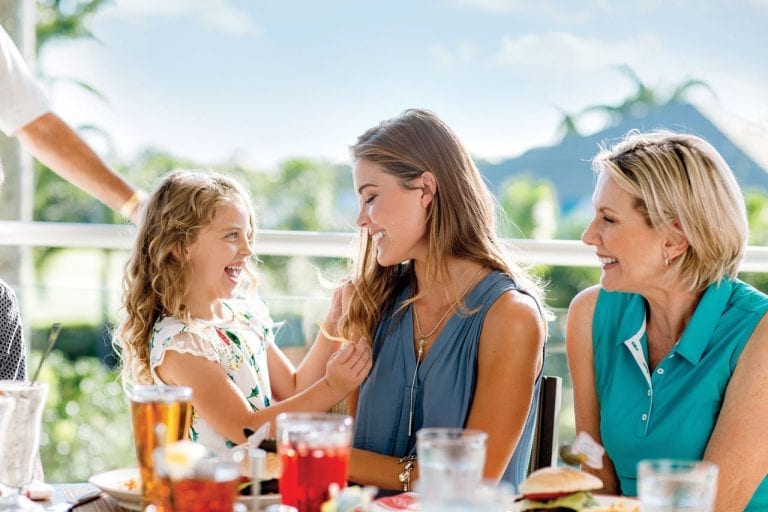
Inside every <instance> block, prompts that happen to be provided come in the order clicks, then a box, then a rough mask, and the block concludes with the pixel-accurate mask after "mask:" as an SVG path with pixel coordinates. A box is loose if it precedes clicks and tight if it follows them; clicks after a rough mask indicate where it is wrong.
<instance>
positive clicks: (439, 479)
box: [416, 428, 488, 504]
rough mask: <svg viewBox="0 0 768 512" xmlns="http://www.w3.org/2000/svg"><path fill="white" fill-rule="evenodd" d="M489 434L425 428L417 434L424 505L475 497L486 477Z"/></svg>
mask: <svg viewBox="0 0 768 512" xmlns="http://www.w3.org/2000/svg"><path fill="white" fill-rule="evenodd" d="M487 441H488V434H486V433H485V432H481V431H480V430H468V429H461V428H424V429H421V430H419V431H418V432H417V433H416V450H417V452H418V457H419V482H418V489H419V492H420V494H421V501H422V503H424V504H427V503H431V502H435V503H442V504H448V503H453V504H455V503H457V502H461V501H464V500H470V501H471V500H472V499H473V498H474V493H475V490H476V489H477V487H478V486H479V485H480V483H481V482H482V480H483V468H484V466H485V446H486V443H487Z"/></svg>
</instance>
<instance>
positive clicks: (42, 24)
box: [35, 0, 111, 53]
mask: <svg viewBox="0 0 768 512" xmlns="http://www.w3.org/2000/svg"><path fill="white" fill-rule="evenodd" d="M109 3H111V0H37V26H36V27H35V28H36V32H37V51H38V53H39V52H40V50H41V49H42V48H43V47H44V46H45V45H46V44H48V43H49V42H51V41H54V40H56V39H82V38H86V39H96V38H95V37H94V35H93V33H92V32H91V31H90V29H88V26H87V22H88V20H89V19H90V18H91V16H93V15H94V14H96V12H98V11H99V10H100V9H101V8H102V7H104V6H105V5H107V4H109Z"/></svg>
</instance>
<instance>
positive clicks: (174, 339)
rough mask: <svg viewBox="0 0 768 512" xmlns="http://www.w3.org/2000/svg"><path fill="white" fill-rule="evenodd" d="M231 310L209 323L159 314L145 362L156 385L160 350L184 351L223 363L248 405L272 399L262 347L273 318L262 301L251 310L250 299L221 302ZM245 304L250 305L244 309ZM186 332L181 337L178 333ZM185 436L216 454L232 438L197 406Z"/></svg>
mask: <svg viewBox="0 0 768 512" xmlns="http://www.w3.org/2000/svg"><path fill="white" fill-rule="evenodd" d="M224 304H225V307H226V308H227V309H228V310H229V311H230V312H231V313H232V318H231V319H230V320H228V321H226V322H222V323H213V322H209V321H206V320H198V319H193V320H192V321H190V322H185V321H182V320H179V319H178V318H176V317H174V316H165V317H162V318H160V319H159V320H158V321H157V322H156V323H155V326H154V328H153V332H152V338H151V340H150V355H149V367H150V370H151V372H152V378H153V379H154V381H155V384H164V382H163V381H162V380H161V379H160V377H159V376H158V375H157V373H156V371H155V370H156V368H157V367H158V366H159V365H160V364H162V362H163V358H164V357H165V353H166V352H167V351H169V350H174V351H176V352H179V353H183V354H192V355H194V356H198V357H204V358H206V359H208V360H210V361H213V362H215V363H218V364H219V365H221V367H222V368H224V371H225V372H226V373H227V376H228V377H229V379H230V380H231V381H232V382H234V383H235V385H236V386H237V387H238V388H239V389H240V391H241V392H242V393H243V396H244V397H245V398H246V400H247V401H248V403H249V404H250V405H251V408H252V409H253V410H258V409H262V408H264V407H268V406H269V405H270V404H271V403H272V392H271V389H270V386H269V370H268V368H267V347H268V346H269V344H270V343H272V342H273V341H274V334H273V330H272V326H273V324H272V320H271V318H270V317H269V312H268V310H267V308H266V306H264V305H263V303H261V302H259V303H258V304H257V306H258V307H259V308H258V309H256V310H254V309H253V307H252V306H253V303H248V302H246V301H242V300H232V301H226V302H225V303H224ZM246 306H251V308H250V309H246ZM182 333H186V334H187V335H186V336H179V334H182ZM189 434H190V438H191V439H192V440H193V441H197V442H199V443H202V444H203V445H204V446H205V447H206V448H208V450H211V451H213V452H217V453H221V452H223V451H225V450H226V449H227V448H231V447H233V446H235V443H233V442H231V441H229V440H228V439H225V438H224V437H223V436H221V435H220V434H219V433H217V432H216V431H215V430H214V429H213V428H212V427H211V426H210V425H209V424H208V423H207V422H206V421H205V420H204V419H203V418H201V417H200V416H199V415H198V414H197V411H195V410H193V411H192V425H191V427H190V432H189Z"/></svg>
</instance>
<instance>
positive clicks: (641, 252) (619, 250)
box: [581, 172, 666, 293]
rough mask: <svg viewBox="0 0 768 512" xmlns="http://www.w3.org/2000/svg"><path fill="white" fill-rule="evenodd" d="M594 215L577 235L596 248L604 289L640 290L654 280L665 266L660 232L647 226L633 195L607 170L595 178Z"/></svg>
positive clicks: (662, 235)
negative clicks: (580, 233) (585, 227)
mask: <svg viewBox="0 0 768 512" xmlns="http://www.w3.org/2000/svg"><path fill="white" fill-rule="evenodd" d="M592 203H593V204H594V207H595V217H594V218H593V219H592V221H591V222H590V223H589V225H588V226H587V229H586V230H584V233H583V234H582V235H581V239H582V241H583V242H584V243H585V244H587V245H592V246H594V247H595V249H596V250H597V256H598V258H600V263H601V265H602V268H603V273H602V276H601V279H600V284H601V285H602V287H603V288H604V289H606V290H611V291H625V292H635V293H642V292H643V290H645V289H646V288H647V287H648V286H653V285H654V284H657V283H658V281H659V279H660V277H661V276H662V275H663V274H664V272H665V270H666V265H665V263H664V258H665V255H664V242H665V236H664V234H663V233H662V232H661V231H660V230H658V229H656V228H653V227H651V226H649V225H648V224H647V222H646V220H645V218H644V217H643V215H642V214H641V213H640V212H639V211H637V208H635V197H633V196H632V195H631V194H629V193H628V192H627V191H626V190H624V189H622V188H621V187H619V185H618V184H617V183H616V181H615V180H614V179H613V178H612V177H611V176H610V174H609V173H608V172H601V173H600V174H599V175H598V178H597V185H596V187H595V193H594V194H593V196H592Z"/></svg>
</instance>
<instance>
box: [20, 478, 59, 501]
mask: <svg viewBox="0 0 768 512" xmlns="http://www.w3.org/2000/svg"><path fill="white" fill-rule="evenodd" d="M25 494H26V495H27V497H28V498H29V499H31V500H35V501H47V500H50V499H51V498H53V486H51V485H50V484H47V483H45V482H43V481H41V480H32V482H31V483H30V484H29V485H28V486H27V491H26V493H25Z"/></svg>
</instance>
